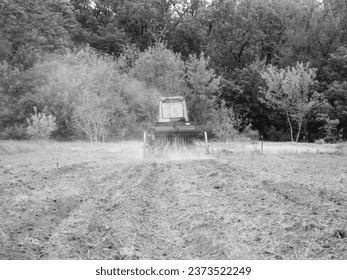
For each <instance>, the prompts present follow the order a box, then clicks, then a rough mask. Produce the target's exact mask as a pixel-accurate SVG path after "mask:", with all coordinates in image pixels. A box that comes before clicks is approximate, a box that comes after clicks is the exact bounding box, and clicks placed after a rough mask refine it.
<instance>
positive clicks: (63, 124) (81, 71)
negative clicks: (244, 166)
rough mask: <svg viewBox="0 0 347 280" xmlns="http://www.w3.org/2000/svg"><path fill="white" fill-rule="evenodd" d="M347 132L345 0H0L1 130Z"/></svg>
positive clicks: (62, 136)
mask: <svg viewBox="0 0 347 280" xmlns="http://www.w3.org/2000/svg"><path fill="white" fill-rule="evenodd" d="M175 95H183V96H185V97H186V99H187V104H188V110H189V115H190V118H191V119H192V120H193V121H196V122H197V123H199V124H200V125H201V126H203V127H204V128H205V129H206V130H207V131H208V132H209V134H210V135H211V136H214V137H216V138H219V139H222V140H228V139H229V140H230V139H234V138H235V137H237V136H238V135H240V134H242V135H243V136H246V137H250V138H254V137H255V138H256V137H260V136H262V137H264V139H266V140H273V141H290V140H291V141H315V140H318V139H323V140H324V141H326V142H337V141H343V140H346V139H347V2H346V1H345V0H320V1H318V0H210V1H204V0H131V1H130V0H99V1H97V0H95V1H89V0H26V1H21V0H0V139H28V138H30V137H40V136H41V137H43V138H47V137H49V136H50V137H52V138H54V139H59V140H68V139H76V138H82V137H88V138H89V139H90V140H91V141H100V140H105V139H116V138H136V137H140V136H141V134H142V131H143V130H144V129H147V128H148V127H149V126H150V125H151V124H153V122H154V121H155V119H156V114H157V110H158V108H157V106H158V98H159V97H160V96H175Z"/></svg>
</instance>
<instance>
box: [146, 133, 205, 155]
mask: <svg viewBox="0 0 347 280" xmlns="http://www.w3.org/2000/svg"><path fill="white" fill-rule="evenodd" d="M159 131H160V132H159ZM159 131H158V130H155V131H154V132H152V133H146V132H145V133H144V137H143V141H144V143H143V156H144V158H147V157H151V156H159V157H161V156H165V155H166V154H167V153H170V152H171V153H172V152H197V153H198V152H202V151H203V152H204V153H208V152H209V148H208V141H207V133H206V132H204V133H203V134H202V133H199V132H197V131H193V130H190V131H189V133H188V132H187V131H184V132H183V131H177V130H175V131H168V130H166V131H165V133H164V132H163V131H162V130H159ZM202 135H203V136H202Z"/></svg>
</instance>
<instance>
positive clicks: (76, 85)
mask: <svg viewBox="0 0 347 280" xmlns="http://www.w3.org/2000/svg"><path fill="white" fill-rule="evenodd" d="M33 71H35V73H36V75H37V77H38V79H40V80H41V82H40V83H39V84H38V86H37V87H36V93H35V95H34V96H33V100H34V101H35V102H36V103H37V104H38V106H40V107H41V108H44V107H46V108H47V111H48V112H50V113H51V114H53V115H55V116H56V117H57V126H58V131H57V134H58V133H59V132H60V133H61V136H62V137H64V132H65V133H66V131H67V130H70V131H71V132H76V131H75V129H76V128H77V129H79V130H80V131H82V132H83V133H85V134H86V135H88V137H89V139H90V140H91V141H92V142H98V141H100V139H103V138H104V137H105V136H106V133H107V130H108V129H109V126H110V124H111V122H112V120H113V119H114V118H117V114H118V115H119V113H122V115H124V114H126V113H125V111H127V106H126V104H125V103H124V97H123V93H124V89H123V85H124V83H123V77H122V76H121V75H120V74H119V72H118V70H117V64H116V61H115V60H114V59H112V58H111V57H109V56H107V55H104V56H102V55H99V54H98V53H96V52H95V51H94V50H93V49H91V48H86V49H82V50H80V51H67V52H66V53H65V54H64V55H52V56H50V57H49V58H47V60H46V61H44V62H43V63H41V64H38V65H36V66H35V68H34V69H33ZM65 136H67V135H65Z"/></svg>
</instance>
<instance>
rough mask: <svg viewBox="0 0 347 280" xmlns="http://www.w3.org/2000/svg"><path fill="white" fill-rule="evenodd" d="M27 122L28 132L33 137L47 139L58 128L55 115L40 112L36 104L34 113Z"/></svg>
mask: <svg viewBox="0 0 347 280" xmlns="http://www.w3.org/2000/svg"><path fill="white" fill-rule="evenodd" d="M27 123H28V127H27V134H28V135H29V136H30V138H32V139H46V140H47V139H48V138H49V136H50V135H51V133H52V132H53V131H54V130H56V129H57V126H56V124H55V117H54V116H52V115H46V114H45V113H38V112H37V108H36V107H35V106H34V114H32V115H31V117H30V118H28V119H27Z"/></svg>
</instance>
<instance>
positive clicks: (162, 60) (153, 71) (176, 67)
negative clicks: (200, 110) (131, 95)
mask: <svg viewBox="0 0 347 280" xmlns="http://www.w3.org/2000/svg"><path fill="white" fill-rule="evenodd" d="M184 70H185V66H184V62H183V61H182V60H181V57H180V55H179V54H175V53H174V52H173V51H171V50H170V49H168V48H167V47H166V45H165V44H164V43H161V42H157V43H156V44H154V45H153V46H151V47H149V48H148V49H147V50H146V51H144V52H143V53H141V54H140V55H139V57H138V59H137V60H136V62H135V63H134V67H133V69H132V70H131V72H130V74H131V75H132V76H133V77H134V78H135V79H137V80H138V81H142V82H144V83H145V84H146V85H147V86H148V87H150V88H155V89H157V90H158V91H159V92H160V94H161V95H162V96H176V95H185V94H186V92H187V87H186V84H185V72H184Z"/></svg>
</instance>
